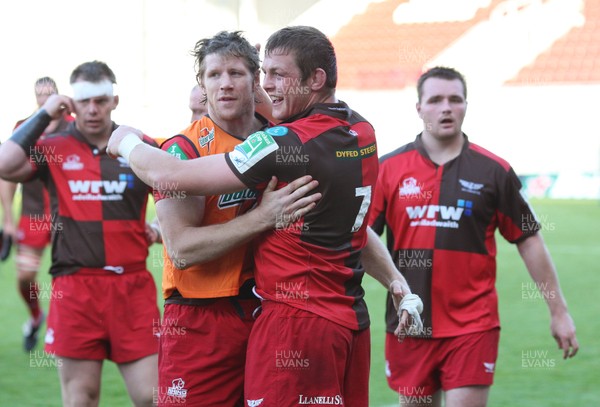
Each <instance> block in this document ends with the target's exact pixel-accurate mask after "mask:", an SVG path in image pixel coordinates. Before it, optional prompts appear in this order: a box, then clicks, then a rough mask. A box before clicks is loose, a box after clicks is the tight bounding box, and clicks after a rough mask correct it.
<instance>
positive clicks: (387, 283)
mask: <svg viewBox="0 0 600 407" xmlns="http://www.w3.org/2000/svg"><path fill="white" fill-rule="evenodd" d="M361 261H362V264H363V266H364V267H365V272H366V273H367V274H368V275H370V276H371V277H373V278H374V279H375V280H377V281H379V282H380V283H381V284H382V285H383V286H384V287H385V288H387V289H388V290H389V291H390V293H391V295H392V298H393V300H394V305H395V306H396V309H398V311H399V312H400V310H402V311H403V312H402V314H401V315H400V323H399V324H398V327H397V328H396V330H395V331H394V334H395V335H396V336H398V337H402V336H403V334H404V333H406V331H407V330H408V328H409V326H411V325H414V326H415V327H416V329H417V330H418V331H417V332H420V331H421V330H422V328H423V323H422V321H421V316H420V315H419V314H420V313H421V312H423V303H422V302H421V299H420V298H419V296H417V295H416V294H412V292H411V291H410V287H409V286H408V283H407V282H406V279H405V278H404V276H403V275H402V274H401V273H400V272H399V271H398V269H397V268H396V266H395V265H394V262H393V261H392V258H391V257H390V254H389V252H388V250H387V248H386V247H385V245H384V244H383V242H382V241H381V239H380V238H379V236H378V235H377V233H375V231H373V229H371V228H370V227H367V244H366V245H365V247H364V248H363V250H362V255H361ZM409 316H410V318H412V321H410V318H409Z"/></svg>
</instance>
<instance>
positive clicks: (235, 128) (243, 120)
mask: <svg viewBox="0 0 600 407" xmlns="http://www.w3.org/2000/svg"><path fill="white" fill-rule="evenodd" d="M215 123H216V124H217V125H218V126H219V127H221V128H222V129H223V130H225V131H226V132H227V133H229V134H232V135H234V136H238V137H243V138H246V137H247V136H249V135H250V134H252V133H255V132H257V131H258V130H260V129H261V127H262V123H261V122H260V120H258V119H257V118H256V117H255V116H254V114H251V115H244V116H242V117H239V118H237V119H233V120H218V119H217V120H216V121H215Z"/></svg>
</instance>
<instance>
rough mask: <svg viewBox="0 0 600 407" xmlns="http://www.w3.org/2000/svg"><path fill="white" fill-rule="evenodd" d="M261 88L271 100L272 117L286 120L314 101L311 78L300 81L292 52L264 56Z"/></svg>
mask: <svg viewBox="0 0 600 407" xmlns="http://www.w3.org/2000/svg"><path fill="white" fill-rule="evenodd" d="M262 70H263V72H264V74H265V77H264V80H263V88H264V89H265V91H266V92H267V94H268V95H269V97H270V98H271V100H272V102H273V117H275V118H276V119H278V120H286V119H289V118H290V117H292V116H294V115H296V114H298V113H300V112H302V111H304V110H306V109H307V108H308V107H309V106H310V105H312V104H313V103H315V101H316V100H315V94H314V93H313V91H312V89H311V84H312V82H313V80H312V78H308V79H307V80H306V81H302V73H301V72H300V69H299V68H298V66H297V65H296V61H295V59H294V56H293V54H292V53H276V52H271V53H269V54H268V55H267V56H265V60H264V62H263V66H262Z"/></svg>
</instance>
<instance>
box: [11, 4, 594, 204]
mask: <svg viewBox="0 0 600 407" xmlns="http://www.w3.org/2000/svg"><path fill="white" fill-rule="evenodd" d="M296 24H305V25H312V26H315V27H317V28H319V29H320V30H322V31H323V32H325V33H326V34H327V35H328V36H329V37H330V38H331V40H332V42H333V44H334V46H335V47H336V52H337V55H338V69H339V82H338V97H339V98H340V99H342V100H344V101H346V102H347V103H349V104H350V106H352V107H353V108H354V109H355V110H357V111H358V112H360V113H361V114H362V115H363V116H365V117H366V118H367V119H368V120H370V121H371V122H372V123H373V125H374V126H375V129H376V131H377V135H378V142H379V154H380V155H382V154H384V153H386V152H389V151H391V150H393V149H394V148H396V147H398V146H400V145H402V144H405V143H407V142H409V141H411V140H412V139H414V137H415V136H416V134H417V133H418V132H419V131H420V129H421V122H420V121H419V119H418V116H417V114H416V111H415V102H416V97H417V95H416V90H415V82H416V79H417V78H418V76H419V75H420V73H421V72H422V71H423V69H426V68H427V67H430V66H433V65H446V66H451V67H454V68H456V69H458V70H460V71H461V72H463V74H465V76H466V79H467V85H468V102H469V108H468V112H467V117H466V120H465V124H464V131H465V133H466V134H467V135H468V136H469V138H470V139H471V141H473V142H475V143H478V144H481V145H482V146H484V147H485V148H487V149H489V150H491V151H492V152H494V153H496V154H498V155H500V156H502V157H503V158H505V159H507V160H508V161H509V162H510V163H511V164H512V165H513V167H514V168H515V171H516V172H517V173H518V174H519V175H520V176H521V177H522V180H523V181H524V184H525V185H526V187H527V193H528V194H529V195H530V196H534V197H553V198H591V199H597V198H598V197H599V196H600V175H599V173H600V134H599V133H600V127H599V126H598V125H597V124H596V123H595V122H594V120H595V119H594V117H596V114H597V110H598V106H599V103H598V99H599V96H600V0H469V1H464V0H383V1H382V0H374V1H369V0H343V1H342V0H294V1H291V0H290V1H281V0H170V1H168V2H167V1H160V0H128V1H120V0H119V1H117V0H104V1H101V2H99V1H95V2H92V1H88V0H79V1H74V0H53V1H51V2H48V1H41V0H22V1H19V2H3V3H2V5H0V55H1V58H2V63H1V64H0V73H1V75H0V81H1V89H2V98H1V99H0V139H1V140H5V139H6V138H8V137H9V136H10V134H11V132H12V128H13V126H14V124H15V122H16V121H17V120H19V119H22V118H25V117H27V116H28V115H29V114H31V113H32V112H33V111H34V110H35V108H36V105H35V97H34V92H33V84H34V81H35V80H36V79H37V78H39V77H41V76H51V77H53V78H54V79H55V80H56V81H57V83H58V85H59V90H60V91H61V92H62V93H67V94H68V92H69V91H70V89H69V86H68V78H69V75H70V73H71V71H72V70H73V68H75V66H77V65H78V64H80V63H82V62H85V61H89V60H94V59H98V60H102V61H104V62H106V63H108V64H109V66H110V67H111V68H112V69H113V71H114V72H115V74H116V76H117V82H118V92H119V94H120V105H119V107H118V109H117V110H116V111H115V113H114V115H113V118H114V119H115V121H116V122H117V123H122V124H130V125H133V126H136V127H139V128H141V129H142V130H144V131H145V132H146V133H147V134H149V135H150V136H153V137H169V136H171V135H173V134H175V133H177V132H179V131H180V130H181V129H183V128H184V127H185V126H186V125H187V123H188V121H189V114H190V113H189V111H188V108H187V103H188V95H189V91H190V89H191V87H192V86H193V85H194V84H195V79H194V74H195V73H194V60H193V58H192V56H191V55H190V51H191V49H192V48H193V46H194V44H195V43H196V41H198V40H199V39H201V38H204V37H207V36H212V35H213V34H215V33H216V32H218V31H220V30H243V31H244V32H245V33H246V37H247V38H248V39H249V40H250V41H251V42H252V43H261V44H264V43H265V42H266V39H267V38H268V36H269V34H270V33H272V32H273V31H275V30H277V29H279V28H281V27H284V26H286V25H296Z"/></svg>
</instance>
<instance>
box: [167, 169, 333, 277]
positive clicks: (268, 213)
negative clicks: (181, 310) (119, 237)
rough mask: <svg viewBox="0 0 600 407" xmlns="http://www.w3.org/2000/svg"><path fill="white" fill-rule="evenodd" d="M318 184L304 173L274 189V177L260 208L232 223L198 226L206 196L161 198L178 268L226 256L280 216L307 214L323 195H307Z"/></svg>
mask: <svg viewBox="0 0 600 407" xmlns="http://www.w3.org/2000/svg"><path fill="white" fill-rule="evenodd" d="M317 185H318V183H317V182H316V181H312V179H311V177H309V176H305V177H301V178H299V179H297V180H295V181H293V182H291V183H289V184H288V185H286V186H285V187H283V188H281V189H279V190H275V187H276V186H277V179H276V178H275V177H273V179H271V181H270V182H269V184H268V186H267V188H266V189H265V191H264V193H263V199H262V201H261V203H260V205H259V206H258V207H257V208H255V209H254V210H252V211H250V212H248V213H246V214H244V215H240V216H238V217H236V218H234V219H232V220H230V221H229V222H226V223H222V224H215V225H207V226H198V225H200V223H201V222H202V218H203V216H204V201H205V198H204V197H201V196H187V197H185V198H182V199H179V198H177V199H175V198H170V199H162V200H160V201H158V202H157V204H156V213H157V216H158V219H159V223H160V226H161V232H162V236H163V242H164V244H165V245H166V247H167V253H168V255H169V258H170V259H171V261H172V262H173V264H174V265H175V267H177V268H179V269H184V268H187V267H189V266H191V265H193V264H196V263H204V262H207V261H210V260H213V259H216V258H218V257H220V256H223V255H225V254H226V253H228V252H229V251H231V250H232V249H234V248H235V247H237V246H240V245H242V244H244V243H247V242H248V241H250V240H251V239H253V238H254V237H256V236H258V235H259V234H260V233H262V232H264V231H267V230H271V229H273V228H274V227H275V226H276V225H278V223H279V222H280V220H281V219H298V218H299V217H302V216H304V215H305V214H306V213H307V212H308V211H310V210H311V209H312V208H314V206H315V201H316V200H318V199H319V198H320V197H321V194H320V193H316V194H311V195H309V196H304V195H305V194H306V193H308V192H309V191H311V190H313V189H314V188H315V187H316V186H317Z"/></svg>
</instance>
